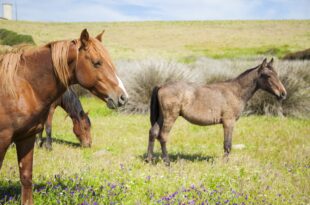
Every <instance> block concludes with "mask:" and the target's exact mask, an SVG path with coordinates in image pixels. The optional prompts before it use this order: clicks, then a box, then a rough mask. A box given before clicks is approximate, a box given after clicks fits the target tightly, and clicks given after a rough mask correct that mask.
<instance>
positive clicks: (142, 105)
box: [117, 60, 195, 113]
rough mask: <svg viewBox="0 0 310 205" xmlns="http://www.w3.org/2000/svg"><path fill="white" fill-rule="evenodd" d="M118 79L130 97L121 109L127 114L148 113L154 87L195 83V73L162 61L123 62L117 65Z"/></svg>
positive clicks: (185, 67)
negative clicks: (184, 82)
mask: <svg viewBox="0 0 310 205" xmlns="http://www.w3.org/2000/svg"><path fill="white" fill-rule="evenodd" d="M117 67H118V70H119V75H120V78H121V79H122V80H123V81H124V85H125V87H126V90H127V92H128V94H129V96H130V98H129V101H128V103H127V104H126V106H125V107H124V108H123V109H122V110H123V111H125V112H127V113H146V112H148V111H149V104H150V99H151V93H152V90H153V88H154V86H156V85H162V84H166V83H171V82H176V81H186V82H193V81H195V73H194V72H190V70H189V69H188V67H187V66H185V65H183V64H180V63H176V62H172V61H164V60H144V61H134V62H129V61H126V62H125V61H123V62H119V63H118V66H117Z"/></svg>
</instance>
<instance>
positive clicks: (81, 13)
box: [0, 0, 310, 22]
mask: <svg viewBox="0 0 310 205" xmlns="http://www.w3.org/2000/svg"><path fill="white" fill-rule="evenodd" d="M0 2H1V3H3V2H6V3H7V2H9V3H12V4H13V5H15V4H16V3H17V14H18V19H19V20H30V21H53V22H89V21H93V22H94V21H147V20H164V21H168V20H238V19H241V20H246V19H262V20H263V19H310V0H102V1H100V0H50V1H46V0H0ZM1 16H2V9H1ZM14 17H15V8H14Z"/></svg>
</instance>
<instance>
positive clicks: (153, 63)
mask: <svg viewBox="0 0 310 205" xmlns="http://www.w3.org/2000/svg"><path fill="white" fill-rule="evenodd" d="M260 61H261V59H243V60H241V59H225V60H215V59H209V58H201V59H198V60H197V61H196V62H195V63H194V64H190V65H186V64H181V63H174V62H171V61H164V60H149V61H135V62H128V61H127V62H122V63H121V64H119V66H118V67H119V69H120V70H121V75H122V79H123V80H124V83H125V87H126V88H127V91H128V93H129V95H130V100H129V103H128V105H127V106H126V107H125V108H124V111H126V112H130V113H146V112H148V111H149V103H150V96H151V91H152V89H153V87H154V86H156V85H161V84H165V83H169V82H175V81H186V82H195V83H199V84H201V83H205V84H208V83H214V82H220V81H225V80H228V79H232V78H234V77H236V76H237V75H239V74H240V73H241V72H242V71H244V70H246V69H249V68H253V67H255V66H256V65H258V64H259V63H260ZM309 67H310V62H309V61H294V62H292V61H278V62H277V63H276V65H275V68H276V69H278V72H279V76H280V79H281V81H282V82H283V84H284V86H285V88H286V89H287V92H288V96H287V99H285V100H283V101H281V102H279V101H277V99H276V98H275V97H274V96H272V95H270V94H268V93H266V92H263V91H258V92H257V93H256V94H255V95H254V97H253V98H252V99H251V100H250V101H249V103H248V105H247V107H246V109H245V111H244V114H246V115H249V114H258V115H263V114H268V115H276V116H294V117H310V87H309V85H310V72H309Z"/></svg>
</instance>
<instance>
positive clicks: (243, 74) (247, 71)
mask: <svg viewBox="0 0 310 205" xmlns="http://www.w3.org/2000/svg"><path fill="white" fill-rule="evenodd" d="M257 68H258V66H256V67H254V68H250V69H248V70H246V71H244V72H243V73H241V74H240V75H238V76H237V77H236V78H235V80H238V79H240V78H242V77H244V76H245V75H247V74H249V73H250V72H252V71H253V70H255V69H257Z"/></svg>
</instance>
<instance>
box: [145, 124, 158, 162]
mask: <svg viewBox="0 0 310 205" xmlns="http://www.w3.org/2000/svg"><path fill="white" fill-rule="evenodd" d="M159 130H160V129H159V124H158V122H156V123H155V124H154V125H153V126H152V127H151V129H150V133H149V145H148V149H147V158H146V160H145V161H146V162H151V161H152V157H153V151H154V142H155V138H157V137H158V135H159Z"/></svg>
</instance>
